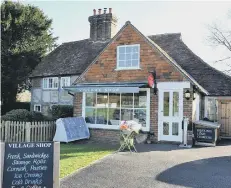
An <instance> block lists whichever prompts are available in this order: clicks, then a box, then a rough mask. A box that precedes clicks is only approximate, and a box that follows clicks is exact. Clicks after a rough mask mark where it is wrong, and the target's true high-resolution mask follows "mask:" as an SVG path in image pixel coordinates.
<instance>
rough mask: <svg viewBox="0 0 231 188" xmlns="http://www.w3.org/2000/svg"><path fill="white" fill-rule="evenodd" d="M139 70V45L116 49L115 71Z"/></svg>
mask: <svg viewBox="0 0 231 188" xmlns="http://www.w3.org/2000/svg"><path fill="white" fill-rule="evenodd" d="M139 68H140V45H139V44H134V45H123V46H118V47H117V69H118V70H121V69H122V70H123V69H139Z"/></svg>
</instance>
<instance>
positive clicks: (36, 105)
mask: <svg viewBox="0 0 231 188" xmlns="http://www.w3.org/2000/svg"><path fill="white" fill-rule="evenodd" d="M38 106H39V107H40V111H38V110H36V107H38ZM34 112H42V105H41V104H34Z"/></svg>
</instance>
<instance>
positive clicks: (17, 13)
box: [1, 1, 57, 110]
mask: <svg viewBox="0 0 231 188" xmlns="http://www.w3.org/2000/svg"><path fill="white" fill-rule="evenodd" d="M51 24H52V20H51V19H49V18H48V17H47V16H46V15H44V13H43V12H42V11H41V10H40V9H39V8H37V7H35V6H32V5H23V4H22V3H19V2H11V1H4V2H3V3H2V4H1V43H2V44H1V53H2V54H1V81H2V83H1V86H2V87H1V91H2V92H1V101H2V104H3V105H4V107H8V110H10V109H11V108H13V104H14V102H15V101H16V95H17V93H18V92H20V91H22V90H23V89H25V87H26V86H27V85H28V84H26V83H27V81H28V76H29V74H30V73H31V71H32V70H33V69H34V68H35V66H36V65H37V64H38V63H39V62H40V61H41V59H42V58H43V57H44V56H45V54H46V53H47V52H48V51H50V50H51V49H53V48H54V47H55V46H56V40H57V38H55V37H53V36H52V28H51Z"/></svg>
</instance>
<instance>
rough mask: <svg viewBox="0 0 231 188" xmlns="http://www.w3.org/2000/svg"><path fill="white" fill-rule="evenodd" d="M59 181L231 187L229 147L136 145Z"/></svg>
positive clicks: (86, 186)
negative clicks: (134, 151) (130, 149)
mask: <svg viewBox="0 0 231 188" xmlns="http://www.w3.org/2000/svg"><path fill="white" fill-rule="evenodd" d="M138 151H139V153H132V154H131V153H129V152H122V153H117V154H113V155H110V156H108V157H106V158H104V159H103V160H101V161H99V162H97V163H95V164H93V165H91V166H89V167H87V168H85V169H82V170H80V171H78V172H76V173H74V174H73V175H70V176H68V177H66V178H64V179H63V180H62V181H61V188H149V187H150V188H173V187H174V188H175V187H181V188H182V187H192V188H231V145H226V146H217V147H215V148H214V147H202V148H193V149H179V148H178V146H176V145H168V144H153V145H139V147H138Z"/></svg>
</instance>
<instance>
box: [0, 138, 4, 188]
mask: <svg viewBox="0 0 231 188" xmlns="http://www.w3.org/2000/svg"><path fill="white" fill-rule="evenodd" d="M0 151H1V153H0V155H1V156H0V157H1V161H0V163H1V169H0V188H2V182H3V169H4V168H3V167H4V155H5V143H4V142H0Z"/></svg>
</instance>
